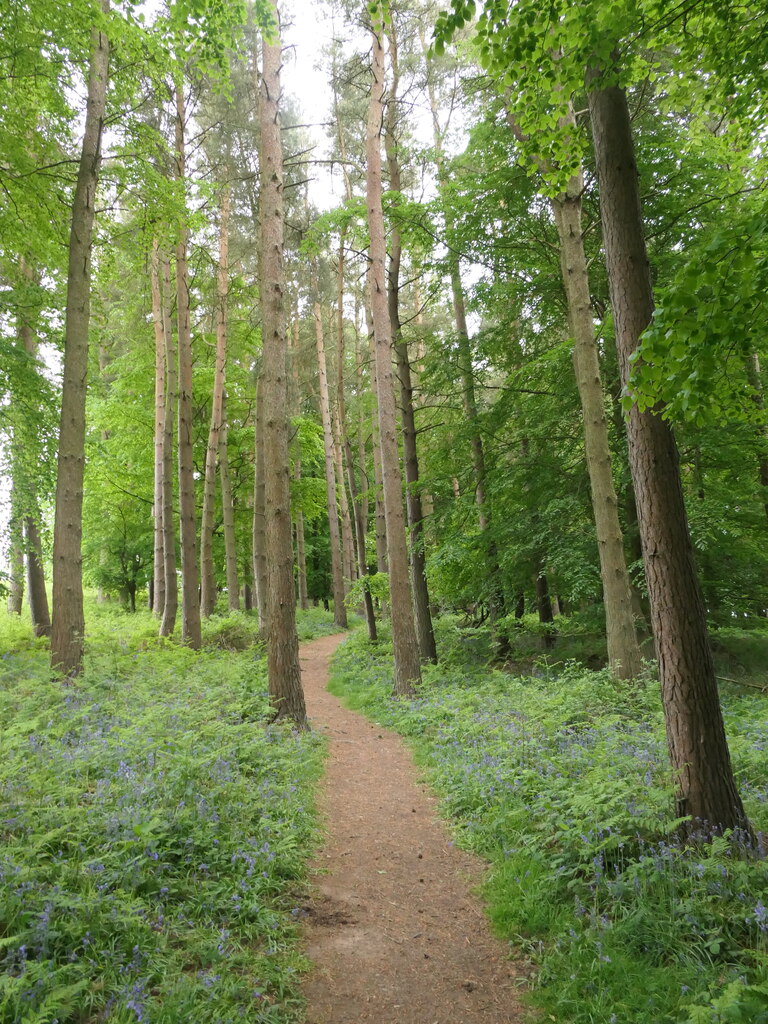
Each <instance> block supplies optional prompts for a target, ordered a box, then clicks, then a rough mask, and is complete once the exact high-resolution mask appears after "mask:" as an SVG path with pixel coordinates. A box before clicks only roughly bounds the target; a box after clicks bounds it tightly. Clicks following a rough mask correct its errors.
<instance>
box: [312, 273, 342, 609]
mask: <svg viewBox="0 0 768 1024" xmlns="http://www.w3.org/2000/svg"><path fill="white" fill-rule="evenodd" d="M317 287H318V286H317V274H315V292H317ZM313 315H314V318H315V345H316V349H317V377H318V388H319V392H320V419H321V421H322V424H323V450H324V452H325V492H326V496H327V499H328V532H329V534H330V541H331V579H332V582H333V620H334V622H335V623H336V625H337V626H338V627H339V628H340V629H346V628H347V609H346V605H345V604H344V576H343V572H344V570H343V563H342V551H341V531H340V529H339V510H338V505H337V502H336V494H337V490H336V460H335V456H334V451H333V449H334V444H333V430H332V427H331V410H330V401H329V397H328V372H327V368H326V363H325V340H324V336H323V318H322V310H321V308H320V300H319V297H318V295H317V294H316V295H315V301H314V304H313Z"/></svg>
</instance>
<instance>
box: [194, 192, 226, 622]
mask: <svg viewBox="0 0 768 1024" xmlns="http://www.w3.org/2000/svg"><path fill="white" fill-rule="evenodd" d="M229 205H230V198H229V186H228V185H227V186H225V188H224V191H223V192H222V196H221V219H220V222H219V270H218V275H217V281H216V284H217V300H218V301H217V305H216V369H215V372H214V378H213V397H212V401H211V425H210V427H209V429H208V446H207V448H206V453H205V477H204V479H205V482H204V485H203V514H202V518H201V521H200V611H201V612H202V614H203V615H204V616H205V617H206V618H208V616H209V615H211V614H212V613H213V609H214V607H215V605H216V574H215V572H214V568H213V515H214V511H215V506H216V462H217V459H218V457H219V445H220V443H221V442H220V437H221V431H222V423H223V407H224V386H225V381H226V374H227V299H228V294H229Z"/></svg>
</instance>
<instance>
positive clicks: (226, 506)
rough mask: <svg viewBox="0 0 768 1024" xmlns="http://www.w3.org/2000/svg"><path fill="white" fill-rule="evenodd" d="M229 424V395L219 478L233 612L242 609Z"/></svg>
mask: <svg viewBox="0 0 768 1024" xmlns="http://www.w3.org/2000/svg"><path fill="white" fill-rule="evenodd" d="M228 435H229V424H228V423H227V395H226V392H225V393H224V396H223V398H222V404H221V434H220V435H219V476H220V477H221V516H222V520H223V526H222V529H223V531H224V565H225V568H226V578H227V607H228V608H229V610H230V611H231V612H236V611H238V610H239V608H240V583H239V580H238V577H237V541H236V538H235V505H234V501H233V499H232V479H231V476H230V472H229V448H228V439H229V437H228Z"/></svg>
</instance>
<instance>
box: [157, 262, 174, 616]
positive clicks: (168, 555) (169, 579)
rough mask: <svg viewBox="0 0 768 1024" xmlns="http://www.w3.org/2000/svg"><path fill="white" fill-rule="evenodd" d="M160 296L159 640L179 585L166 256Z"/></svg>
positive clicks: (171, 331)
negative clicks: (161, 591) (161, 585)
mask: <svg viewBox="0 0 768 1024" xmlns="http://www.w3.org/2000/svg"><path fill="white" fill-rule="evenodd" d="M161 262H162V266H163V292H162V296H161V308H162V311H163V338H164V340H165V382H166V391H165V409H164V410H163V493H162V508H163V512H162V524H163V582H164V588H163V589H164V592H165V601H164V603H163V617H162V619H161V620H160V636H171V635H172V634H173V631H174V629H175V628H176V615H177V613H178V609H179V582H178V577H177V575H176V525H175V522H176V520H175V515H174V508H173V424H174V420H175V418H176V403H177V402H178V374H177V372H176V365H177V357H176V349H175V346H174V344H173V330H172V328H171V314H170V301H171V265H170V261H169V260H168V258H167V257H166V256H163V257H162V260H161Z"/></svg>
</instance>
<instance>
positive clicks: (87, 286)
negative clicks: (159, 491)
mask: <svg viewBox="0 0 768 1024" xmlns="http://www.w3.org/2000/svg"><path fill="white" fill-rule="evenodd" d="M101 9H102V11H103V12H104V13H105V14H106V13H107V12H108V10H109V0H101ZM91 39H92V46H93V49H92V51H91V60H90V68H89V74H88V99H87V105H86V112H85V132H84V135H83V145H82V151H81V154H80V166H79V169H78V173H77V184H76V186H75V196H74V200H73V202H72V223H71V231H70V238H69V265H68V270H67V309H66V316H65V324H64V374H63V386H62V396H61V421H60V427H59V457H58V466H57V474H56V513H55V521H54V530H53V623H52V629H51V666H52V668H53V669H55V670H56V671H59V672H62V673H63V674H64V676H66V677H73V676H76V675H79V673H80V672H81V671H82V668H83V634H84V632H85V618H84V615H83V556H82V536H83V475H84V470H85V392H86V378H87V374H88V326H89V323H90V316H91V240H92V236H93V221H94V217H95V214H96V187H97V185H98V180H99V167H100V164H101V135H102V127H103V124H104V111H105V108H106V101H107V81H108V76H109V40H108V39H107V36H106V33H105V32H103V31H102V30H101V29H100V28H99V27H95V28H94V29H93V30H92V33H91Z"/></svg>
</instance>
